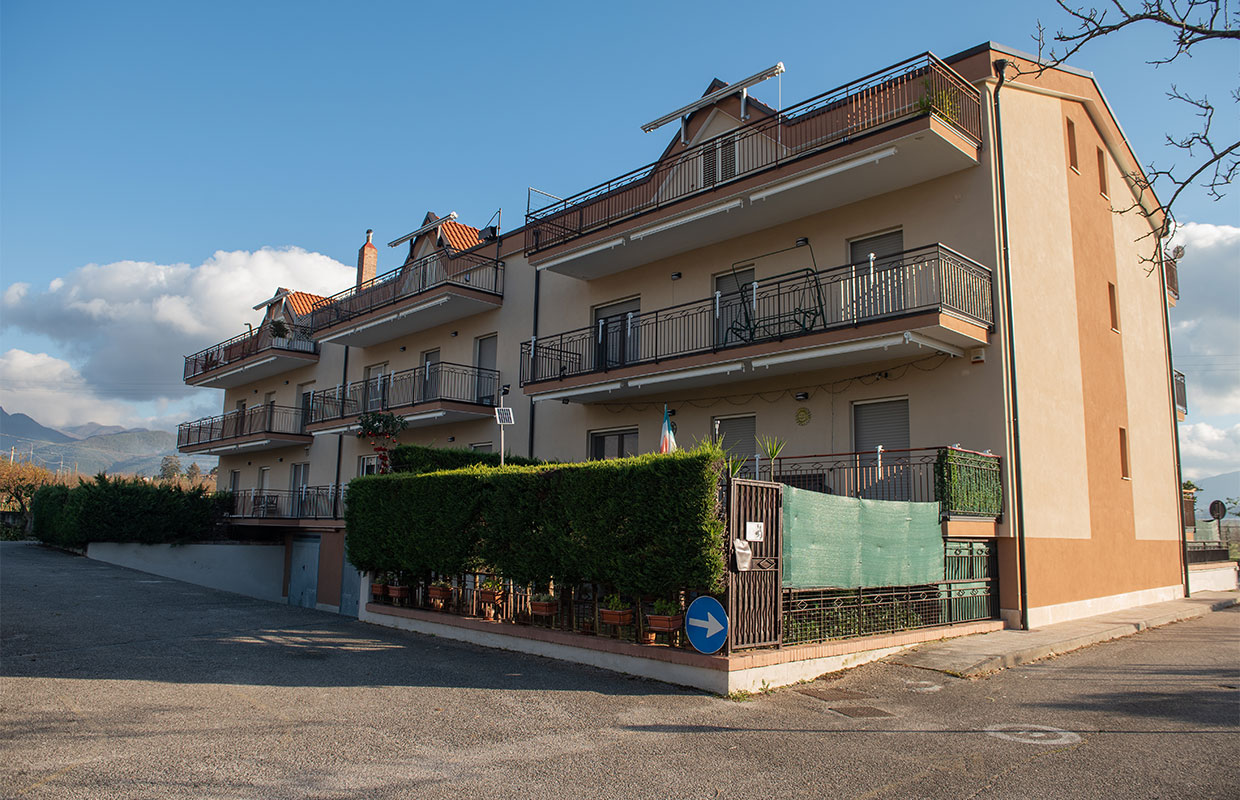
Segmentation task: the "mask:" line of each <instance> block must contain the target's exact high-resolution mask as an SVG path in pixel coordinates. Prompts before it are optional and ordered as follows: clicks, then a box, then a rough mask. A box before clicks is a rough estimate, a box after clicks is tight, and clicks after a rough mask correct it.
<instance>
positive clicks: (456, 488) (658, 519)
mask: <svg viewBox="0 0 1240 800" xmlns="http://www.w3.org/2000/svg"><path fill="white" fill-rule="evenodd" d="M722 475H723V454H722V452H721V451H719V450H718V449H717V448H702V449H698V450H693V451H689V452H683V451H682V452H680V453H674V454H671V455H646V456H637V457H634V458H623V459H614V460H609V461H592V462H588V463H584V464H546V465H540V466H526V467H521V466H505V467H502V468H488V467H482V466H473V467H469V468H467V469H458V470H452V471H445V472H434V473H428V474H421V475H417V474H412V475H411V474H392V475H372V476H366V477H361V478H356V479H354V480H353V481H352V482H350V484H349V489H348V504H347V512H346V514H345V521H346V525H347V530H348V538H347V547H348V556H349V561H350V562H352V563H353V564H354V565H355V566H357V567H358V568H359V569H362V570H372V571H386V570H405V571H408V572H410V573H413V574H414V575H423V576H425V575H427V574H428V573H430V572H436V573H439V574H446V575H454V574H458V573H461V572H465V571H469V570H474V569H489V570H494V571H495V572H498V573H499V574H501V575H503V576H504V577H506V578H511V579H512V580H514V581H516V582H518V583H520V584H527V583H532V584H535V585H536V586H542V585H545V584H546V583H547V582H548V581H551V580H555V581H557V582H558V583H561V584H572V583H578V582H581V581H593V582H597V583H601V584H604V585H606V586H609V587H613V588H614V589H615V590H617V591H620V592H623V593H625V594H630V595H660V596H670V595H671V594H672V593H674V592H677V591H679V590H681V589H690V590H699V591H718V590H720V589H721V588H722V581H723V575H724V571H725V565H724V523H723V518H722V513H721V509H720V507H719V493H718V492H719V482H720V479H721V476H722Z"/></svg>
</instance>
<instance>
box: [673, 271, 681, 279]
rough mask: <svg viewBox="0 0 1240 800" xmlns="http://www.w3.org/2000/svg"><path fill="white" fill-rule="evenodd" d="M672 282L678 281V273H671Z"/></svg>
mask: <svg viewBox="0 0 1240 800" xmlns="http://www.w3.org/2000/svg"><path fill="white" fill-rule="evenodd" d="M672 280H674V281H678V280H680V273H679V272H673V273H672Z"/></svg>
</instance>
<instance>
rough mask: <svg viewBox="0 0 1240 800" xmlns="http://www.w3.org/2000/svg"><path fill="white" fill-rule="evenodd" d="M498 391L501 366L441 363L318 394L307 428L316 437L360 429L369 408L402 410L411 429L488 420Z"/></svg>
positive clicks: (310, 406)
mask: <svg viewBox="0 0 1240 800" xmlns="http://www.w3.org/2000/svg"><path fill="white" fill-rule="evenodd" d="M499 392H500V383H499V371H498V370H493V369H483V368H482V367H472V366H468V365H465V364H453V363H450V362H446V361H441V362H438V363H435V364H428V365H426V366H423V367H417V368H416V369H409V370H405V371H403V372H393V373H391V374H389V375H381V376H378V377H375V378H371V379H369V380H364V381H354V382H352V383H350V384H348V385H347V386H344V387H337V388H335V389H329V390H327V391H323V392H314V393H313V394H312V395H311V396H310V405H309V416H308V418H307V422H306V427H307V430H309V431H310V432H311V433H313V434H315V435H319V434H324V433H343V432H345V431H348V430H356V429H357V425H356V421H355V418H356V417H357V416H358V415H359V414H362V413H364V412H367V411H392V412H396V413H400V414H401V415H402V416H403V418H404V419H405V421H406V422H407V423H408V424H409V426H410V427H420V426H425V425H439V424H442V423H445V422H461V421H465V420H471V419H484V418H488V417H491V416H492V414H493V412H492V411H491V409H492V408H494V407H495V405H496V403H497V402H498V400H499ZM341 421H343V424H341Z"/></svg>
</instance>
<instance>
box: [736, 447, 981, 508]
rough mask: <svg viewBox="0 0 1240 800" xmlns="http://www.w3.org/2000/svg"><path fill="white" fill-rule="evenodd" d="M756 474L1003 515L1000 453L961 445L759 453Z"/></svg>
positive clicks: (817, 488)
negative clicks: (776, 455)
mask: <svg viewBox="0 0 1240 800" xmlns="http://www.w3.org/2000/svg"><path fill="white" fill-rule="evenodd" d="M752 463H753V465H754V466H753V468H752V472H751V474H754V475H756V476H757V477H758V478H759V479H766V480H773V481H776V482H778V483H782V484H784V485H785V486H792V487H793V488H796V489H807V490H809V491H813V492H822V493H823V494H834V495H841V496H844V497H859V498H863V499H866V500H903V501H911V502H915V503H935V502H937V503H938V504H939V511H940V513H941V514H943V515H944V516H978V517H998V516H999V515H1000V514H1001V513H1002V508H1003V491H1002V479H1001V470H1000V459H999V456H997V455H993V454H991V453H976V452H973V451H971V450H962V449H960V448H957V447H925V448H916V449H910V450H886V451H883V452H878V451H869V452H864V453H828V454H826V455H808V456H781V457H779V458H776V459H775V460H774V461H773V462H772V461H771V460H770V459H763V458H760V457H755V459H754V461H753V462H752Z"/></svg>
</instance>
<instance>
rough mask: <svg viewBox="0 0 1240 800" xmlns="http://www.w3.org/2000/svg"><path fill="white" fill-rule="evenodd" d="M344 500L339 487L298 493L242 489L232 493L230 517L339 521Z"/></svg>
mask: <svg viewBox="0 0 1240 800" xmlns="http://www.w3.org/2000/svg"><path fill="white" fill-rule="evenodd" d="M337 497H341V498H343V493H342V491H341V490H340V489H339V488H338V487H336V486H302V487H300V488H297V489H243V490H240V491H237V492H233V493H232V511H231V512H230V513H231V516H233V517H236V518H239V519H337V518H339V517H340V516H341V514H342V513H343V509H341V508H340V507H339V506H338V505H337V503H336V499H337Z"/></svg>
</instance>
